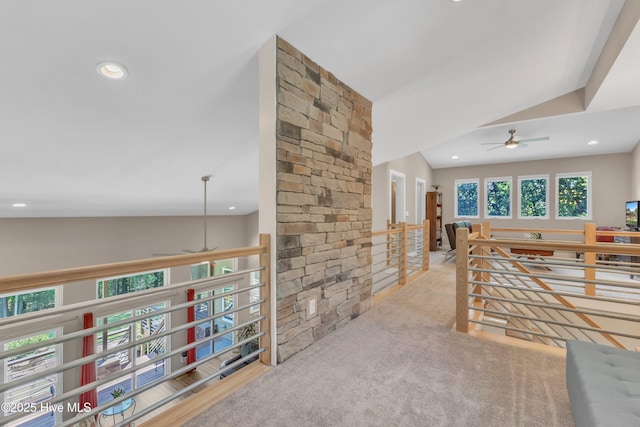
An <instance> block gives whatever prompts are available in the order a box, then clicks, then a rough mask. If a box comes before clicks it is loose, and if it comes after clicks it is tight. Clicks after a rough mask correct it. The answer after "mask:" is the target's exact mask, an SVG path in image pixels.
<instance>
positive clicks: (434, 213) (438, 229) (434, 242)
mask: <svg viewBox="0 0 640 427" xmlns="http://www.w3.org/2000/svg"><path fill="white" fill-rule="evenodd" d="M427 219H428V220H429V250H430V251H437V250H438V249H441V248H442V193H440V192H438V191H429V192H427Z"/></svg>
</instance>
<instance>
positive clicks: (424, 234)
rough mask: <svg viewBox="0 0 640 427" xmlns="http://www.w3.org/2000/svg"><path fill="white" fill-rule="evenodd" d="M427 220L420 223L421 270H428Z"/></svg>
mask: <svg viewBox="0 0 640 427" xmlns="http://www.w3.org/2000/svg"><path fill="white" fill-rule="evenodd" d="M430 238H431V236H430V234H429V220H428V219H425V220H424V221H422V270H423V271H428V270H429V242H430V240H429V239H430Z"/></svg>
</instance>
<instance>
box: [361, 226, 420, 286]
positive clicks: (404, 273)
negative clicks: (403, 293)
mask: <svg viewBox="0 0 640 427" xmlns="http://www.w3.org/2000/svg"><path fill="white" fill-rule="evenodd" d="M371 235H372V241H373V242H372V248H371V253H372V267H371V268H372V276H373V293H374V295H375V294H377V293H378V292H380V291H382V290H383V289H387V288H389V287H391V286H394V285H398V286H403V285H406V284H407V283H409V282H411V281H412V280H414V279H415V278H416V277H417V276H418V274H419V273H420V272H423V271H427V270H429V221H428V220H425V221H424V223H423V224H407V223H404V222H402V223H399V224H391V223H389V222H387V230H384V231H375V232H373V233H372V234H371Z"/></svg>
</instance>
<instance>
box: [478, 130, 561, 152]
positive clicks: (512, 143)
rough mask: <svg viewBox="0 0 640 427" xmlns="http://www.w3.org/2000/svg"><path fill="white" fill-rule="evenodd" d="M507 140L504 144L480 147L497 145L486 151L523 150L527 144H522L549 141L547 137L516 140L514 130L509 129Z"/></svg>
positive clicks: (494, 143)
mask: <svg viewBox="0 0 640 427" xmlns="http://www.w3.org/2000/svg"><path fill="white" fill-rule="evenodd" d="M509 133H510V136H509V139H507V140H506V141H505V142H485V143H482V144H480V145H497V147H492V148H489V149H488V150H487V151H491V150H495V149H496V148H501V147H505V148H525V147H527V144H523V142H536V141H547V140H548V139H549V137H548V136H542V137H540V138H528V139H518V137H517V136H516V130H515V129H509Z"/></svg>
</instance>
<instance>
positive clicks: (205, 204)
mask: <svg viewBox="0 0 640 427" xmlns="http://www.w3.org/2000/svg"><path fill="white" fill-rule="evenodd" d="M210 178H211V175H205V176H203V177H202V178H201V179H202V183H203V184H204V214H203V216H202V219H203V224H204V246H203V248H202V249H200V250H199V251H193V250H189V249H182V252H183V253H188V254H194V253H198V252H208V251H215V250H216V249H218V247H217V246H216V247H214V248H212V249H209V248H207V182H209V179H210ZM170 255H180V254H153V256H170Z"/></svg>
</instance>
